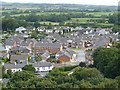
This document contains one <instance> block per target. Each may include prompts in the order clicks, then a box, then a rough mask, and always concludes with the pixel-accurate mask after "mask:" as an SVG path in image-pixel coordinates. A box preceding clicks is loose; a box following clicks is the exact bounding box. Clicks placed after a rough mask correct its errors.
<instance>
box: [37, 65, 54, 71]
mask: <svg viewBox="0 0 120 90" xmlns="http://www.w3.org/2000/svg"><path fill="white" fill-rule="evenodd" d="M52 69H53V66H50V67H35V70H36V72H44V71H50V70H52Z"/></svg>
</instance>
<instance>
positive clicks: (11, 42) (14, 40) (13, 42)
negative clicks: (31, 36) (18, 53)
mask: <svg viewBox="0 0 120 90" xmlns="http://www.w3.org/2000/svg"><path fill="white" fill-rule="evenodd" d="M22 41H23V40H22V39H21V38H19V37H18V36H16V35H13V36H11V37H9V38H8V39H6V40H5V42H4V46H5V49H6V50H7V51H9V50H10V49H11V48H13V47H16V46H19V45H20V43H21V42H22Z"/></svg>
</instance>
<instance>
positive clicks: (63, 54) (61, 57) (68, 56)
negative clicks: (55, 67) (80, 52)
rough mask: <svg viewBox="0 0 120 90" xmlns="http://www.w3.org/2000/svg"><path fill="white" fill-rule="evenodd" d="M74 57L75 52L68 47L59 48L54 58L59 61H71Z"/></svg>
mask: <svg viewBox="0 0 120 90" xmlns="http://www.w3.org/2000/svg"><path fill="white" fill-rule="evenodd" d="M75 57H76V54H75V52H74V51H72V50H70V49H69V48H67V49H65V50H61V51H59V52H58V53H57V54H56V59H57V60H58V61H60V62H69V61H73V60H74V59H75Z"/></svg>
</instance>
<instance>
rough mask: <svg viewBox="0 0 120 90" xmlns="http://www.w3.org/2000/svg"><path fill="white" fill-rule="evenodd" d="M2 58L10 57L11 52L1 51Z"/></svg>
mask: <svg viewBox="0 0 120 90" xmlns="http://www.w3.org/2000/svg"><path fill="white" fill-rule="evenodd" d="M0 58H9V54H8V53H2V52H0Z"/></svg>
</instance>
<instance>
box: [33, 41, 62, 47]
mask: <svg viewBox="0 0 120 90" xmlns="http://www.w3.org/2000/svg"><path fill="white" fill-rule="evenodd" d="M35 47H36V48H60V47H61V44H60V43H47V42H38V43H36V44H35Z"/></svg>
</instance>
